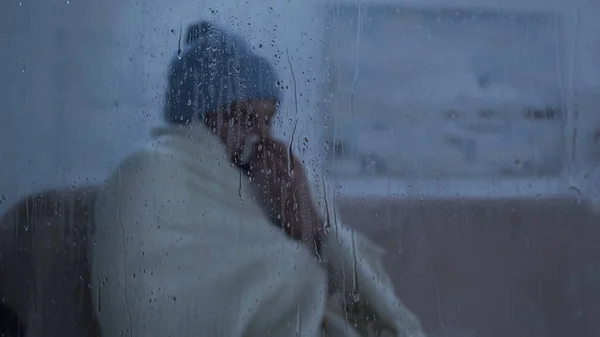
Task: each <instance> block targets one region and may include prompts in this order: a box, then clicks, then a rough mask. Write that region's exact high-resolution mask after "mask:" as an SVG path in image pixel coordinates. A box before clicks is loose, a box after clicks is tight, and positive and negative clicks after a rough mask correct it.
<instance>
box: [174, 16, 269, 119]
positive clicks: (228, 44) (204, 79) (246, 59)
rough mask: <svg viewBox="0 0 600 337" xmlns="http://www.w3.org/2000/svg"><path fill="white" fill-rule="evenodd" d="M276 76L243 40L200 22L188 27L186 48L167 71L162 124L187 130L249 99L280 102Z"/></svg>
mask: <svg viewBox="0 0 600 337" xmlns="http://www.w3.org/2000/svg"><path fill="white" fill-rule="evenodd" d="M278 84H279V83H278V79H277V75H276V73H275V70H274V69H273V67H272V66H271V64H270V63H269V62H268V61H267V60H266V59H264V58H262V57H260V56H258V55H256V54H255V53H254V52H252V50H250V47H249V46H248V45H247V44H246V43H245V42H244V40H243V39H242V38H241V37H240V36H237V35H235V34H233V33H231V32H226V31H225V30H224V29H222V28H220V27H217V26H216V25H214V24H212V23H209V22H206V21H202V22H199V23H197V24H193V25H191V26H190V27H189V28H188V30H187V33H186V39H185V46H184V48H183V51H182V52H181V54H180V55H178V56H177V57H175V58H174V59H173V61H172V62H171V65H170V67H169V84H168V89H167V94H166V96H167V97H166V104H165V118H166V120H167V121H168V122H170V123H176V124H185V123H189V122H190V121H192V120H193V119H195V118H198V119H199V118H202V117H203V116H204V114H206V113H207V112H211V111H215V110H217V109H218V108H221V107H224V106H228V105H230V104H231V103H234V102H239V101H244V100H247V99H253V98H254V99H263V98H264V99H274V100H276V101H279V100H280V91H279V87H278Z"/></svg>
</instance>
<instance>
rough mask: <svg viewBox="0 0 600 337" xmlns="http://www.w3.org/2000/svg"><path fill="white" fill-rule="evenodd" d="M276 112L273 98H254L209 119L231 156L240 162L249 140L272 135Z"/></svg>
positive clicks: (236, 104)
mask: <svg viewBox="0 0 600 337" xmlns="http://www.w3.org/2000/svg"><path fill="white" fill-rule="evenodd" d="M275 112H276V103H275V102H274V101H273V100H269V99H253V100H248V101H244V102H239V103H235V104H233V105H232V106H231V107H229V109H228V110H227V111H221V112H216V113H215V114H214V115H213V116H211V117H210V118H209V120H210V121H213V123H214V125H215V131H216V133H217V135H219V137H220V138H221V140H222V141H223V142H224V144H225V146H226V148H227V152H228V154H229V156H230V158H231V159H232V160H233V162H234V163H236V164H239V163H240V162H241V160H240V159H241V155H242V153H243V152H244V149H245V147H246V146H247V143H248V140H250V139H251V138H254V137H255V138H257V139H263V138H267V137H270V134H271V122H272V119H273V116H274V115H275Z"/></svg>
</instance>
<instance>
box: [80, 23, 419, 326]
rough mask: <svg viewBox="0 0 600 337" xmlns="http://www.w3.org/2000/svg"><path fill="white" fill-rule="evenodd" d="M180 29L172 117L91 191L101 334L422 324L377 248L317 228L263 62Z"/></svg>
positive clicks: (319, 221)
mask: <svg viewBox="0 0 600 337" xmlns="http://www.w3.org/2000/svg"><path fill="white" fill-rule="evenodd" d="M186 41H187V44H186V47H185V50H183V51H182V53H181V55H179V56H178V57H177V58H176V59H175V60H174V61H173V63H172V66H171V69H170V78H169V80H170V82H169V88H168V91H167V99H166V107H165V115H166V119H167V121H168V124H169V125H168V126H167V127H161V128H158V129H157V130H156V131H155V140H154V142H153V144H152V145H151V146H148V147H147V148H145V149H143V150H141V151H139V152H137V153H135V154H133V155H131V156H130V157H129V158H127V159H126V160H124V162H123V163H121V164H120V166H119V168H118V169H117V170H116V171H115V172H114V173H113V174H112V176H111V177H110V178H109V180H108V182H107V184H106V187H105V188H104V189H102V190H101V191H100V192H99V195H98V201H97V204H96V213H95V214H96V226H95V232H94V233H92V235H93V236H92V237H93V240H94V245H93V247H92V252H91V253H92V257H93V264H92V276H91V278H92V283H93V284H92V286H93V287H92V291H93V293H94V295H93V300H94V305H95V307H96V308H97V311H98V318H99V322H100V327H101V330H102V333H103V335H104V336H322V335H326V336H378V335H386V334H387V335H392V336H424V333H423V332H422V330H421V327H420V324H419V322H418V320H417V319H416V317H414V315H413V314H412V313H410V311H409V310H408V309H406V308H405V307H404V306H403V305H402V304H401V303H400V301H399V300H398V299H397V298H396V296H395V295H394V294H393V289H392V287H391V283H390V280H389V278H388V276H387V274H386V273H385V272H384V271H383V268H382V266H381V264H380V258H381V254H382V252H381V250H380V249H379V248H378V247H376V246H374V245H373V244H371V243H370V242H368V241H367V240H366V239H365V238H362V237H361V236H360V235H359V234H355V233H353V232H352V231H350V230H348V229H345V228H342V227H340V226H338V225H337V224H332V227H333V228H332V229H331V231H330V233H329V234H327V233H325V232H324V226H323V224H324V222H325V221H324V219H323V217H322V216H321V214H319V212H318V211H317V209H316V207H315V206H314V204H313V202H312V199H311V197H310V190H309V186H308V184H307V183H306V178H305V175H304V171H303V168H302V167H301V166H300V165H299V163H298V162H297V161H296V159H295V158H294V157H293V155H292V154H291V153H290V152H289V151H288V149H287V147H286V146H284V145H283V144H281V143H280V142H278V141H275V140H273V138H272V137H271V135H270V124H271V119H272V118H273V115H274V114H275V111H276V106H277V103H278V101H279V95H280V93H279V90H278V87H277V78H276V75H275V72H274V70H273V68H272V67H271V65H270V64H269V63H268V62H267V61H266V60H264V59H262V58H260V57H259V56H257V55H254V54H253V53H252V52H251V50H250V48H249V47H248V46H247V45H246V44H245V43H244V42H243V41H242V40H241V39H240V38H239V37H237V36H235V35H233V34H230V33H227V32H225V31H224V30H223V29H220V28H218V27H216V26H214V25H211V24H208V23H205V22H204V23H200V24H197V25H194V26H192V27H191V28H190V29H189V31H188V34H187V40H186ZM252 139H257V141H256V142H254V144H250V140H252ZM244 153H250V155H249V156H245V155H244Z"/></svg>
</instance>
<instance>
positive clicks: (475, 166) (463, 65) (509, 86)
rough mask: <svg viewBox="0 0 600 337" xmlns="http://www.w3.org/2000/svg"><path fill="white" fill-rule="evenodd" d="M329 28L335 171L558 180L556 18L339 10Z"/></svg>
mask: <svg viewBox="0 0 600 337" xmlns="http://www.w3.org/2000/svg"><path fill="white" fill-rule="evenodd" d="M330 20H331V22H332V23H331V28H330V30H329V32H328V33H329V37H330V40H329V41H328V44H327V49H326V57H327V58H328V61H329V65H330V68H329V72H330V74H331V82H330V88H331V92H332V97H331V101H330V102H329V105H328V112H329V113H330V114H331V115H332V118H333V120H334V125H335V126H334V127H332V128H329V130H328V136H329V141H330V143H331V144H332V146H331V150H330V153H329V155H330V165H331V169H332V171H333V172H335V173H336V174H338V175H378V176H382V175H383V176H388V177H390V176H391V177H399V178H411V179H437V178H457V177H459V178H462V177H542V176H544V177H549V176H555V177H556V176H558V175H560V174H561V173H562V172H563V169H564V167H565V165H566V164H567V161H566V155H565V154H566V153H565V145H564V127H565V119H564V118H563V114H564V111H565V102H564V96H563V95H564V94H563V93H562V92H561V82H560V81H561V73H560V71H561V69H562V68H564V64H563V63H564V57H561V54H560V53H561V51H562V50H563V46H564V43H563V36H564V34H563V25H562V24H561V20H560V16H557V15H555V14H553V13H544V12H535V11H531V12H522V11H515V12H511V11H497V10H471V9H458V10H456V9H454V10H450V9H431V8H423V9H411V8H403V7H397V6H390V5H382V6H377V5H364V6H361V7H357V6H350V5H343V6H336V7H334V8H333V9H332V10H331V12H330ZM409 143H410V144H411V146H410V147H406V148H405V149H404V150H403V151H398V149H399V147H400V146H402V145H403V144H409Z"/></svg>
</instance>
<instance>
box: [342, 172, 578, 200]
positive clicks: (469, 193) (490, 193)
mask: <svg viewBox="0 0 600 337" xmlns="http://www.w3.org/2000/svg"><path fill="white" fill-rule="evenodd" d="M331 181H332V182H335V183H336V185H335V186H336V188H335V193H336V195H338V196H339V197H344V198H390V197H391V198H394V197H400V198H406V197H409V198H415V197H417V198H419V197H422V198H488V199H489V198H492V199H495V198H498V199H499V198H536V197H543V198H548V197H564V196H580V193H579V192H578V190H577V188H576V187H574V186H572V185H570V184H569V182H568V180H565V179H564V178H561V177H555V178H505V179H501V178H494V179H489V178H488V179H484V178H462V179H461V178H458V179H444V180H410V181H409V180H401V179H389V178H337V179H335V178H334V179H331Z"/></svg>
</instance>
